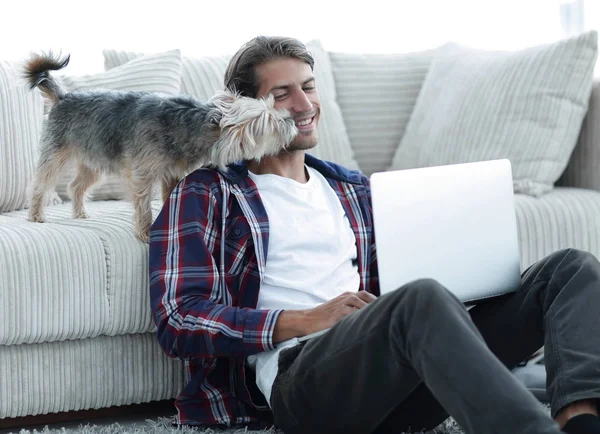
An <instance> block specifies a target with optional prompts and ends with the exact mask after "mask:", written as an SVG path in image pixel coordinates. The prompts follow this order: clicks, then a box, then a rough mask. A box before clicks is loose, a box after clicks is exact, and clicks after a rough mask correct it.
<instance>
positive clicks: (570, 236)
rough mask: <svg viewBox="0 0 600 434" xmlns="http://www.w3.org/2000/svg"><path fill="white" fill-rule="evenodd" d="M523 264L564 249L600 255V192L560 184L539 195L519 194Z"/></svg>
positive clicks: (518, 205) (517, 210)
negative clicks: (537, 196)
mask: <svg viewBox="0 0 600 434" xmlns="http://www.w3.org/2000/svg"><path fill="white" fill-rule="evenodd" d="M515 207H516V214H517V225H518V232H519V245H520V248H521V267H522V269H525V268H527V267H529V266H530V265H531V264H533V263H534V262H535V261H537V260H539V259H542V258H543V257H545V256H547V255H549V254H550V253H552V252H554V251H556V250H559V249H564V248H571V247H572V248H576V249H581V250H586V251H589V252H591V253H592V254H594V255H595V256H596V257H597V258H600V192H598V191H594V190H587V189H581V188H571V187H556V188H554V190H552V191H551V192H550V193H548V194H545V195H543V196H541V197H539V198H535V197H532V196H529V195H524V194H517V195H515Z"/></svg>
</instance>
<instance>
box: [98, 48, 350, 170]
mask: <svg viewBox="0 0 600 434" xmlns="http://www.w3.org/2000/svg"><path fill="white" fill-rule="evenodd" d="M306 47H307V48H308V50H309V51H310V52H311V54H312V55H313V57H314V59H315V68H314V74H315V78H316V83H317V87H318V89H319V95H320V99H321V118H320V121H319V126H318V132H319V144H318V145H317V146H316V147H315V148H314V149H311V150H310V151H309V152H310V153H311V154H312V155H314V156H316V157H318V158H321V159H324V160H328V161H333V162H335V163H338V164H341V165H343V166H346V167H348V168H350V169H358V163H357V162H356V160H355V157H354V151H353V150H352V146H351V145H350V139H349V138H348V133H347V131H346V124H345V122H344V118H343V117H342V111H341V109H340V107H339V105H338V103H337V100H336V87H335V80H334V77H333V71H332V68H331V62H330V60H329V56H328V54H327V52H326V51H325V50H324V48H323V46H322V44H321V43H320V41H318V40H313V41H310V42H308V43H307V44H306ZM103 54H104V67H105V69H106V70H110V69H111V68H114V67H116V66H118V65H121V64H123V63H124V62H127V61H129V60H131V59H135V58H137V57H139V56H142V55H143V54H142V53H136V52H125V51H118V50H109V49H106V50H104V51H103ZM230 58H231V56H230V55H223V56H216V57H199V58H191V57H185V56H184V57H183V59H182V77H181V92H182V93H184V94H188V95H193V96H195V97H196V98H200V99H202V100H206V99H209V98H210V97H211V96H212V95H214V93H215V92H217V91H218V90H220V89H223V87H224V84H223V80H224V76H225V70H226V69H227V64H228V63H229V59H230Z"/></svg>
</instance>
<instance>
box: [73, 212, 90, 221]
mask: <svg viewBox="0 0 600 434" xmlns="http://www.w3.org/2000/svg"><path fill="white" fill-rule="evenodd" d="M73 218H74V219H89V218H90V216H89V215H88V213H87V212H85V211H84V210H81V211H75V212H74V213H73Z"/></svg>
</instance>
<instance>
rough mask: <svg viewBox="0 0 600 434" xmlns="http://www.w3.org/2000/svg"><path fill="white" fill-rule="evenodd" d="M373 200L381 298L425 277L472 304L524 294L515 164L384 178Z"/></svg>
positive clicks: (378, 176) (374, 182)
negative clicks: (514, 292)
mask: <svg viewBox="0 0 600 434" xmlns="http://www.w3.org/2000/svg"><path fill="white" fill-rule="evenodd" d="M371 194H372V202H373V219H374V230H375V243H376V245H377V267H378V271H379V286H380V292H381V295H384V294H387V293H390V292H391V291H394V290H396V289H398V288H400V287H401V286H402V285H404V284H406V283H409V282H411V281H413V280H416V279H420V278H431V279H435V280H437V281H438V282H440V283H441V284H442V285H444V286H445V287H446V288H447V289H448V290H449V291H451V292H452V293H454V294H455V295H456V296H457V297H458V299H460V300H461V301H462V302H464V303H465V304H476V303H477V302H478V301H481V300H485V299H488V298H492V297H495V296H499V295H503V294H506V293H509V292H513V291H516V289H517V288H518V286H519V284H520V282H521V260H520V252H519V241H518V232H517V219H516V213H515V206H514V190H513V179H512V168H511V164H510V161H509V160H507V159H502V160H491V161H482V162H475V163H463V164H452V165H446V166H435V167H426V168H418V169H405V170H397V171H388V172H378V173H374V174H373V175H371ZM327 330H328V329H327ZM327 330H321V331H319V332H316V333H312V334H310V335H306V336H303V337H301V338H299V341H300V342H303V341H307V340H309V339H312V338H313V337H316V336H320V335H322V334H323V333H325V332H327Z"/></svg>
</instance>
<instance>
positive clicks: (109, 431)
mask: <svg viewBox="0 0 600 434" xmlns="http://www.w3.org/2000/svg"><path fill="white" fill-rule="evenodd" d="M169 423H170V418H160V419H159V420H158V421H156V420H147V421H146V422H145V423H135V424H133V425H128V426H123V425H121V424H119V423H114V424H111V425H103V426H98V425H80V426H79V427H78V428H70V429H68V428H61V429H52V428H48V427H46V428H44V429H42V430H37V429H34V430H26V429H22V430H21V431H19V434H59V433H60V434H251V433H252V434H283V432H282V431H279V430H266V431H250V430H246V429H237V430H236V429H234V430H225V431H217V430H213V429H206V430H199V429H194V428H185V427H184V428H174V427H171V426H170V425H169ZM307 434H309V433H307ZM396 434H408V433H396ZM425 434H463V431H462V430H461V429H460V428H459V427H458V425H456V423H455V422H454V420H452V419H448V420H447V421H446V422H445V423H443V424H442V425H440V426H439V427H437V428H436V429H434V430H433V431H429V432H427V433H425Z"/></svg>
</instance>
